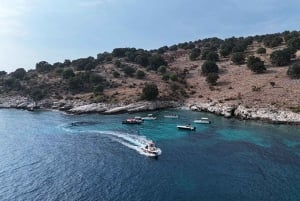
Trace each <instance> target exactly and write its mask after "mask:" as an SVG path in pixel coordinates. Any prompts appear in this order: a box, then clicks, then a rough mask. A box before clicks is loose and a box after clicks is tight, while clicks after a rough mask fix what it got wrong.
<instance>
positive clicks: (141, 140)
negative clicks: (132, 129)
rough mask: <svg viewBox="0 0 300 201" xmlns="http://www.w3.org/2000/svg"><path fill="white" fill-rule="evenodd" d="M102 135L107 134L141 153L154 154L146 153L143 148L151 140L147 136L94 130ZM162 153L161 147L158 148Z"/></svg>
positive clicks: (159, 152)
mask: <svg viewBox="0 0 300 201" xmlns="http://www.w3.org/2000/svg"><path fill="white" fill-rule="evenodd" d="M93 132H97V133H99V134H102V135H107V136H109V137H110V139H112V140H113V141H115V142H118V143H120V144H122V145H124V146H126V147H128V148H130V149H133V150H135V151H137V152H138V153H139V154H141V155H145V156H153V154H151V153H146V152H144V151H143V150H142V148H143V147H145V146H146V145H147V144H148V143H149V142H151V140H149V139H147V138H146V137H145V136H138V135H132V134H129V133H122V132H116V131H93ZM160 154H161V149H159V148H158V155H160Z"/></svg>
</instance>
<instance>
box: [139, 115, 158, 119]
mask: <svg viewBox="0 0 300 201" xmlns="http://www.w3.org/2000/svg"><path fill="white" fill-rule="evenodd" d="M155 119H156V117H154V116H153V115H152V114H148V116H146V117H142V120H155Z"/></svg>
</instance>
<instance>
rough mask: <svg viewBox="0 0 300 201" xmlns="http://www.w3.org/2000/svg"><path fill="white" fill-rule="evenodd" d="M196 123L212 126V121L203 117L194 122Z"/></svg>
mask: <svg viewBox="0 0 300 201" xmlns="http://www.w3.org/2000/svg"><path fill="white" fill-rule="evenodd" d="M194 123H196V124H210V123H211V121H210V120H209V119H208V118H207V117H202V118H200V119H196V120H194Z"/></svg>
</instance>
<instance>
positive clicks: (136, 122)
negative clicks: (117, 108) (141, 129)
mask: <svg viewBox="0 0 300 201" xmlns="http://www.w3.org/2000/svg"><path fill="white" fill-rule="evenodd" d="M141 123H143V121H142V120H138V119H126V120H124V121H122V124H141Z"/></svg>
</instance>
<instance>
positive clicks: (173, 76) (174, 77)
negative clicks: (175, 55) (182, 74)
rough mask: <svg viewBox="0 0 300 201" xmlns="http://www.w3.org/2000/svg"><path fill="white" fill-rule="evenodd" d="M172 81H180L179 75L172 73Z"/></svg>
mask: <svg viewBox="0 0 300 201" xmlns="http://www.w3.org/2000/svg"><path fill="white" fill-rule="evenodd" d="M170 79H171V80H172V81H174V82H175V81H178V76H177V74H176V73H172V74H171V76H170Z"/></svg>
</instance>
